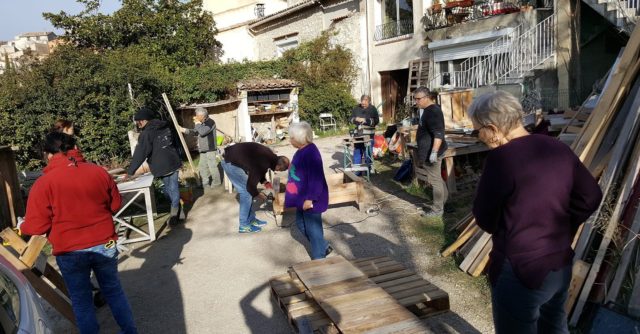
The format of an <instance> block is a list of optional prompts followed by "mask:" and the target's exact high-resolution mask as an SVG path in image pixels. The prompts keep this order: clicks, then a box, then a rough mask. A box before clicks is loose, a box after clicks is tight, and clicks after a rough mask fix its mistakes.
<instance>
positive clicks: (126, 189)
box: [113, 174, 156, 244]
mask: <svg viewBox="0 0 640 334" xmlns="http://www.w3.org/2000/svg"><path fill="white" fill-rule="evenodd" d="M118 191H119V192H120V195H122V199H123V205H122V208H120V210H119V211H118V212H116V214H114V215H113V220H114V221H116V222H118V223H119V224H120V229H121V230H130V231H133V232H136V233H138V234H140V235H141V236H140V237H137V238H129V237H128V235H129V233H123V235H121V236H120V238H121V240H118V243H119V244H128V243H132V242H139V241H154V240H156V226H155V222H154V216H155V215H156V201H155V197H154V194H153V192H154V189H153V175H151V174H144V175H142V176H140V177H137V178H136V179H133V180H131V181H126V182H123V183H120V184H118ZM140 196H143V197H142V198H143V200H144V205H142V204H140V203H139V201H138V199H139V198H140ZM131 205H134V206H137V207H138V208H140V209H142V210H144V213H143V214H127V215H125V213H124V212H125V211H126V210H127V208H129V207H130V206H131ZM135 217H146V218H147V226H148V230H147V231H148V232H145V231H143V230H141V229H139V228H138V227H136V226H135V225H133V222H132V220H133V218H135ZM130 231H126V232H130Z"/></svg>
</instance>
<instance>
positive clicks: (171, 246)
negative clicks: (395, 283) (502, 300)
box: [52, 137, 493, 333]
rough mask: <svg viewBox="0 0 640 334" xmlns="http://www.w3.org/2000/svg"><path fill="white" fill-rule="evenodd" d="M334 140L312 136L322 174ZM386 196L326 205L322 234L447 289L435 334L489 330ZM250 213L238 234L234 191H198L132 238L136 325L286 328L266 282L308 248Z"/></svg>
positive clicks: (340, 248)
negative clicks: (250, 226) (183, 217)
mask: <svg viewBox="0 0 640 334" xmlns="http://www.w3.org/2000/svg"><path fill="white" fill-rule="evenodd" d="M340 140H341V139H340V138H338V137H331V138H323V139H319V140H317V141H316V144H317V145H318V147H319V148H320V150H321V152H322V155H323V160H324V164H325V172H326V173H333V172H334V169H335V168H337V167H339V166H341V165H342V153H341V152H342V150H341V149H338V148H337V145H338V144H339V143H340ZM294 150H295V149H293V148H292V147H291V146H289V145H282V146H278V147H276V151H277V152H278V154H283V155H288V156H292V155H293V153H294ZM375 194H376V197H377V198H381V197H383V196H385V193H383V192H380V191H375ZM396 195H398V196H401V194H396ZM401 197H403V198H404V197H406V196H401ZM387 199H389V198H387ZM409 200H411V199H409ZM413 200H414V201H415V198H414V199H413ZM387 203H392V205H393V206H402V207H404V208H405V210H402V211H398V210H384V209H383V210H381V212H380V213H379V214H378V215H376V216H372V217H370V216H369V215H367V214H366V213H361V212H360V211H358V210H357V208H355V207H354V206H340V207H336V208H332V209H330V210H329V211H327V212H326V213H325V214H324V215H323V220H324V223H325V238H326V239H327V240H328V241H329V242H330V243H331V245H332V246H333V247H334V249H335V250H336V253H339V254H340V255H343V256H344V257H346V258H353V257H368V256H378V255H386V256H390V257H392V258H394V259H396V260H398V261H400V262H402V263H404V264H405V265H407V266H408V267H410V268H412V269H414V270H416V271H417V272H418V273H419V274H420V275H423V276H424V277H425V278H426V279H428V280H430V281H431V282H432V283H434V284H436V285H438V286H439V287H440V288H442V289H444V290H445V291H447V292H448V293H449V295H450V301H451V312H446V313H444V314H441V315H437V316H434V317H431V318H428V319H426V320H424V321H425V323H426V324H427V325H428V326H429V328H431V329H432V330H433V332H434V333H491V332H492V331H493V327H492V321H491V309H490V305H488V304H487V303H486V298H483V296H482V293H481V291H479V289H478V288H477V287H476V286H474V285H470V284H468V283H465V282H461V281H456V280H453V279H451V276H452V275H442V276H438V275H433V276H432V275H429V274H428V273H427V272H428V271H429V268H431V267H432V266H433V263H434V259H435V258H436V257H438V255H437V249H436V248H439V247H441V245H438V246H437V247H433V246H431V247H429V246H425V244H424V241H423V240H421V238H420V237H418V236H416V235H415V233H414V231H413V230H412V228H411V224H409V223H408V222H409V221H415V219H419V218H417V215H413V214H412V213H414V212H416V210H415V206H414V205H412V204H411V203H409V202H408V201H406V200H405V199H400V198H397V199H394V200H393V201H391V202H387ZM258 217H259V218H262V219H265V220H267V221H268V222H269V225H268V226H267V227H266V228H265V229H264V230H263V231H262V232H261V233H256V234H238V233H237V228H238V205H237V201H236V198H235V194H229V193H227V192H224V191H223V190H222V189H220V188H219V189H217V190H214V191H211V192H207V193H205V194H204V195H202V196H201V197H199V198H198V199H197V201H196V202H195V204H194V206H193V208H192V209H191V210H190V211H189V212H188V219H187V222H186V224H185V225H184V226H182V227H180V228H174V229H171V230H168V231H165V232H164V234H163V235H162V237H161V238H160V239H159V240H157V241H155V242H153V243H146V244H145V243H139V244H135V245H134V247H135V248H134V249H132V250H131V251H130V252H129V253H128V254H123V255H122V257H121V263H120V266H119V269H120V277H121V279H122V283H123V286H124V288H125V291H126V293H127V295H128V297H129V300H130V303H131V306H132V308H133V312H134V315H135V318H136V321H137V325H138V327H139V331H140V333H290V332H291V330H290V328H289V326H288V324H287V321H286V318H285V316H284V314H283V312H282V311H281V310H280V309H279V308H278V307H277V305H275V304H274V303H273V302H272V300H271V298H270V295H269V290H268V286H267V284H268V280H269V278H270V277H272V276H275V275H280V274H283V273H285V272H286V270H287V268H288V267H289V266H291V265H292V264H295V263H298V262H303V261H307V260H309V255H308V253H307V251H306V249H305V246H304V245H303V241H302V240H303V237H302V236H301V235H300V234H299V232H298V230H297V229H296V228H286V227H285V228H281V227H279V226H276V224H275V223H274V218H273V216H272V215H271V214H270V211H269V210H268V209H266V208H264V206H263V208H262V209H261V210H259V211H258ZM292 218H293V217H291V215H289V214H285V217H284V218H283V220H282V222H280V221H278V223H281V224H282V225H284V226H286V225H289V224H291V223H292ZM98 315H99V318H100V322H101V327H102V329H103V331H102V332H104V333H115V332H117V325H115V323H114V321H113V320H112V319H111V314H110V312H109V310H108V307H103V308H101V309H100V310H99V312H98ZM52 318H53V321H54V323H55V325H56V328H55V329H56V332H59V333H69V332H70V331H71V330H70V329H69V327H70V326H69V324H68V322H67V321H66V320H64V319H61V318H60V317H59V316H58V315H56V314H54V313H52Z"/></svg>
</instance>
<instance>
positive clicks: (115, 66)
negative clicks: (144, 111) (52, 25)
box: [0, 46, 168, 168]
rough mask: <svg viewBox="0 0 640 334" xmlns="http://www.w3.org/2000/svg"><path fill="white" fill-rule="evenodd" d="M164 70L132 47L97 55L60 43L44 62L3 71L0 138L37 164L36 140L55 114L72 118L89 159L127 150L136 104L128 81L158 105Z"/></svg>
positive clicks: (145, 100) (142, 99) (28, 163)
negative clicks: (128, 134) (131, 96)
mask: <svg viewBox="0 0 640 334" xmlns="http://www.w3.org/2000/svg"><path fill="white" fill-rule="evenodd" d="M162 72H163V70H162V69H161V68H158V66H157V64H156V63H155V62H154V61H153V59H151V58H150V57H146V56H145V54H144V53H137V52H136V51H135V49H127V50H118V51H112V52H109V53H108V54H107V55H100V54H97V53H94V52H91V51H89V50H86V49H78V48H74V47H70V46H65V47H61V48H60V49H58V50H57V51H56V52H55V53H54V54H52V55H51V56H50V57H49V58H47V59H46V60H45V61H44V62H42V63H36V64H34V65H32V66H31V67H29V68H28V69H23V70H20V71H17V72H14V73H6V74H4V75H3V80H1V81H0V110H1V111H2V112H0V129H2V131H0V144H10V145H15V146H19V147H20V151H19V152H18V161H19V162H20V165H21V166H23V167H26V168H36V167H41V166H42V164H43V162H42V161H41V160H40V158H41V156H42V154H41V149H40V142H41V140H42V137H43V136H44V134H45V133H46V131H48V130H49V129H50V128H51V126H52V125H53V123H54V122H55V120H56V119H58V118H65V119H70V120H73V121H74V122H75V123H76V125H77V127H78V128H79V129H80V131H81V133H80V135H79V136H78V138H79V142H78V146H79V147H80V148H81V150H82V151H83V153H84V154H85V157H86V158H88V159H89V160H91V161H98V162H109V161H111V160H112V159H118V158H120V159H121V158H123V157H125V156H127V155H128V152H129V145H128V140H127V138H128V137H127V130H129V129H130V128H131V126H130V124H131V121H130V120H131V117H132V115H133V111H134V109H135V106H134V105H133V104H132V103H131V101H130V99H129V97H128V92H127V82H130V83H131V84H132V85H133V86H134V87H138V88H139V92H140V93H139V94H137V96H136V99H137V102H138V103H140V104H147V105H152V106H153V105H155V106H158V103H157V101H155V100H154V99H157V97H158V95H159V94H160V93H161V92H162V91H163V87H166V86H167V83H166V82H162V80H161V79H162V78H165V79H166V78H168V76H167V75H166V74H163V73H162Z"/></svg>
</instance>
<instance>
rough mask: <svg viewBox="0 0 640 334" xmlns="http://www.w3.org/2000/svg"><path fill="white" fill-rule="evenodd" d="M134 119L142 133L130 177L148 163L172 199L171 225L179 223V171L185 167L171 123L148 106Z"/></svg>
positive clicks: (135, 151) (137, 113)
mask: <svg viewBox="0 0 640 334" xmlns="http://www.w3.org/2000/svg"><path fill="white" fill-rule="evenodd" d="M133 119H134V120H135V122H136V126H137V127H138V128H139V129H141V132H140V136H139V137H138V144H137V145H136V149H135V150H134V152H133V158H132V159H131V165H130V166H129V169H128V170H127V174H129V175H133V174H134V173H135V171H136V170H137V169H138V167H140V165H142V163H143V162H144V161H145V160H147V163H148V164H149V169H151V174H153V176H154V177H157V178H160V179H161V180H162V183H163V184H164V193H165V195H167V197H169V199H170V200H171V217H170V218H169V225H175V224H178V223H179V220H178V215H179V214H180V188H179V183H178V171H179V170H180V167H182V160H180V156H179V155H178V150H177V149H176V147H175V145H174V142H173V135H172V133H171V129H170V128H169V126H168V124H167V122H165V121H161V120H158V119H155V113H154V112H153V111H152V110H151V109H149V108H147V107H142V108H140V109H139V110H138V111H137V112H136V114H135V115H134V116H133Z"/></svg>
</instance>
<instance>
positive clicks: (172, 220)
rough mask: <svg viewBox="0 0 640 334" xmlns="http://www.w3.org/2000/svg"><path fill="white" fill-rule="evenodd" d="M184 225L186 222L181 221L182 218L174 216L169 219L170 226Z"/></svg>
mask: <svg viewBox="0 0 640 334" xmlns="http://www.w3.org/2000/svg"><path fill="white" fill-rule="evenodd" d="M182 223H184V221H182V220H180V218H178V216H173V217H171V218H169V226H178V225H180V224H182Z"/></svg>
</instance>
